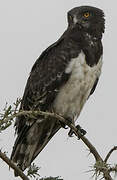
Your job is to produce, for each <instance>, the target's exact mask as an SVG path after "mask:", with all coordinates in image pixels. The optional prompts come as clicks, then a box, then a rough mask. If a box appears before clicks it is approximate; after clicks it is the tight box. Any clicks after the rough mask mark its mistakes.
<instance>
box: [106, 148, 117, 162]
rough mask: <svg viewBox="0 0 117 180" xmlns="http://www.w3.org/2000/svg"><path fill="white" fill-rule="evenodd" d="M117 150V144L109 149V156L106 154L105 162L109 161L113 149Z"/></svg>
mask: <svg viewBox="0 0 117 180" xmlns="http://www.w3.org/2000/svg"><path fill="white" fill-rule="evenodd" d="M116 150H117V146H114V147H113V148H112V149H111V150H110V151H109V153H108V154H107V156H106V158H105V160H104V162H105V163H107V161H108V159H109V157H110V156H111V154H112V153H113V151H116Z"/></svg>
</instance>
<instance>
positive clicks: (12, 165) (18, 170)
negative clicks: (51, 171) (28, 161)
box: [0, 150, 29, 180]
mask: <svg viewBox="0 0 117 180" xmlns="http://www.w3.org/2000/svg"><path fill="white" fill-rule="evenodd" d="M0 158H1V159H2V160H3V161H5V162H6V163H7V164H8V165H9V167H11V168H12V169H14V170H15V171H16V172H17V173H18V175H19V176H20V177H21V178H22V179H23V180H29V178H28V177H27V176H26V175H25V174H24V173H23V172H22V171H21V170H20V169H19V167H18V166H16V165H15V164H14V163H13V162H12V161H11V160H10V159H9V158H8V157H7V156H6V155H5V153H2V152H1V150H0Z"/></svg>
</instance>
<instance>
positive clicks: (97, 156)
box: [3, 110, 116, 180]
mask: <svg viewBox="0 0 117 180" xmlns="http://www.w3.org/2000/svg"><path fill="white" fill-rule="evenodd" d="M11 112H12V114H11V115H8V116H7V117H5V118H4V119H3V121H4V123H7V122H9V121H10V120H13V119H14V118H15V117H18V116H27V117H33V118H34V119H35V121H36V119H37V117H38V116H39V115H40V116H44V117H45V118H46V117H52V118H55V119H56V120H58V121H61V122H63V123H65V124H66V125H67V126H68V127H70V128H71V129H72V131H73V132H74V134H75V135H76V136H77V137H78V138H79V137H80V139H81V140H82V141H83V142H84V144H85V145H86V146H87V147H88V148H89V149H90V152H91V153H92V154H93V156H94V158H95V160H96V164H95V166H94V168H95V171H96V172H98V173H99V174H100V173H101V172H102V173H103V177H104V178H105V179H106V180H112V178H111V176H110V171H109V168H110V167H109V166H108V165H107V164H106V162H107V160H108V158H109V157H110V155H111V153H112V152H113V151H114V150H115V149H116V148H113V149H112V150H111V151H110V152H109V153H108V155H107V156H106V158H105V160H103V159H102V157H101V156H100V154H99V153H98V151H97V150H96V148H95V147H94V146H93V145H92V144H91V142H90V141H89V140H88V139H87V138H86V137H85V136H82V135H81V132H80V131H79V130H78V129H77V128H76V127H75V125H74V124H72V123H71V122H69V121H67V120H65V119H64V118H63V117H61V116H59V115H57V114H55V113H51V112H42V111H32V110H30V111H19V112H16V110H15V111H14V113H13V110H12V111H11ZM97 164H99V166H97Z"/></svg>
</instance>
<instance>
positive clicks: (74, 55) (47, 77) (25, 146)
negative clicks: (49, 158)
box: [11, 6, 105, 171]
mask: <svg viewBox="0 0 117 180" xmlns="http://www.w3.org/2000/svg"><path fill="white" fill-rule="evenodd" d="M67 19H68V27H67V29H66V31H65V32H64V33H63V35H62V36H61V37H60V39H58V40H57V41H56V42H55V43H54V44H52V45H51V46H49V47H48V48H47V49H46V50H45V51H44V52H42V54H41V55H40V57H39V58H38V59H37V60H36V62H35V63H34V65H33V67H32V69H31V72H30V75H29V78H28V80H27V84H26V87H25V91H24V95H23V98H22V102H21V106H20V109H19V111H22V110H24V111H25V110H26V111H27V110H33V111H35V110H36V111H37V110H41V111H44V112H54V113H56V114H58V115H60V116H62V117H64V118H65V119H66V120H68V121H69V122H72V123H74V124H75V121H76V120H77V119H78V117H79V115H80V112H81V110H82V108H83V106H84V104H85V102H86V101H87V100H88V99H89V97H90V95H92V94H93V92H94V91H95V88H96V86H97V83H98V80H99V77H100V74H101V69H102V56H103V46H102V42H101V40H102V35H103V33H104V30H105V15H104V12H103V11H102V10H101V9H99V8H96V7H91V6H80V7H75V8H73V9H71V10H70V11H69V12H68V13H67ZM15 127H16V133H17V138H16V141H15V143H14V146H13V150H12V154H11V160H12V161H13V162H14V163H16V164H17V166H18V167H19V168H20V169H21V170H22V171H24V170H25V169H26V168H27V167H29V166H30V164H31V163H32V161H33V160H34V159H35V158H36V157H37V156H38V154H39V153H40V152H41V151H42V150H43V148H44V147H45V146H46V144H47V143H48V142H49V141H50V139H51V138H52V137H53V136H54V135H55V133H56V132H57V131H58V130H59V129H60V128H61V127H65V125H64V124H62V123H60V122H59V120H57V119H55V118H54V117H53V118H51V117H45V116H40V115H39V116H38V117H37V119H35V118H34V117H33V116H31V117H27V116H25V115H22V116H19V117H17V118H16V122H15Z"/></svg>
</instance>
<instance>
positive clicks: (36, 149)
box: [11, 119, 61, 176]
mask: <svg viewBox="0 0 117 180" xmlns="http://www.w3.org/2000/svg"><path fill="white" fill-rule="evenodd" d="M60 127H61V126H60V124H59V123H58V121H55V119H46V120H43V121H41V122H40V121H38V120H37V121H35V122H34V123H33V124H32V125H31V126H27V125H25V127H24V128H23V129H22V131H21V132H20V134H19V135H18V137H17V139H16V141H15V144H14V147H13V151H12V154H11V160H12V161H13V162H14V163H16V164H17V166H18V167H19V168H20V169H21V170H22V171H24V170H25V169H26V168H27V167H28V166H30V164H31V162H32V161H33V160H34V159H35V158H36V157H37V155H38V154H39V153H40V152H41V151H42V150H43V148H44V147H45V146H46V144H47V143H48V142H49V141H50V139H51V138H52V137H53V136H54V134H55V133H56V132H57V131H58V130H59V129H60ZM15 176H18V174H17V173H16V172H15Z"/></svg>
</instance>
